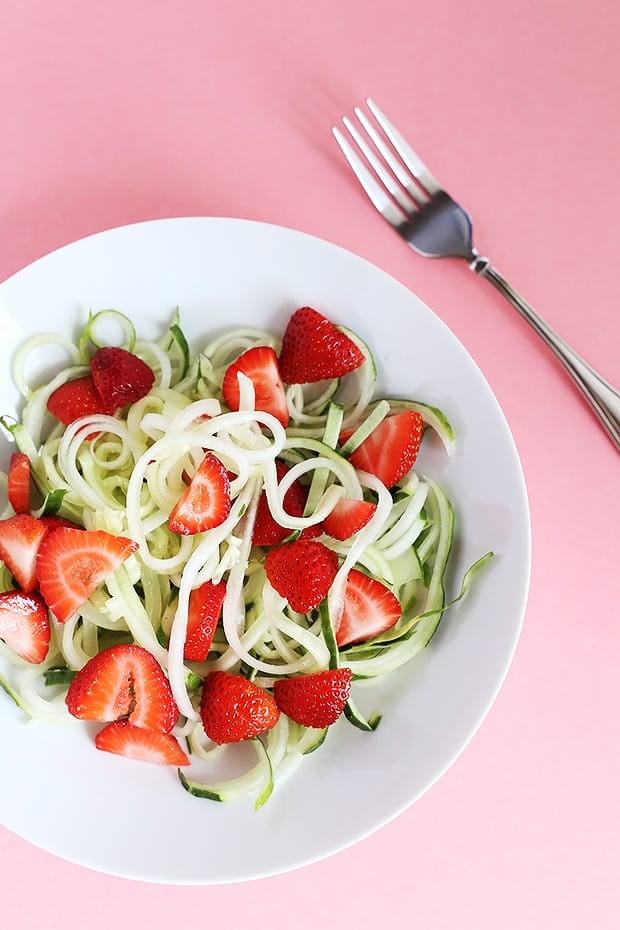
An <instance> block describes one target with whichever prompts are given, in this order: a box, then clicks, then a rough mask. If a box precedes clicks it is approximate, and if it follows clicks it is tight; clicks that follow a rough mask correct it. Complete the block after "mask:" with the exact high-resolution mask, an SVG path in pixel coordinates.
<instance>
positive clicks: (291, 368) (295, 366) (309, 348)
mask: <svg viewBox="0 0 620 930" xmlns="http://www.w3.org/2000/svg"><path fill="white" fill-rule="evenodd" d="M363 362H364V355H363V353H362V352H361V350H360V349H359V348H358V346H356V345H355V343H354V342H353V340H352V339H349V337H348V336H347V335H346V334H345V333H343V332H342V330H340V329H338V327H337V326H334V324H333V323H332V322H330V320H328V319H327V317H325V316H323V314H322V313H319V312H318V311H317V310H313V309H312V307H300V309H299V310H296V311H295V313H294V314H293V315H292V317H291V318H290V320H289V322H288V325H287V327H286V329H285V331H284V336H283V338H282V351H281V352H280V360H279V366H280V375H281V376H282V380H283V381H284V382H285V383H286V384H310V383H313V382H315V381H323V380H324V379H326V378H341V377H342V376H343V375H346V374H348V373H349V372H350V371H354V370H355V369H356V368H359V367H360V365H362V364H363Z"/></svg>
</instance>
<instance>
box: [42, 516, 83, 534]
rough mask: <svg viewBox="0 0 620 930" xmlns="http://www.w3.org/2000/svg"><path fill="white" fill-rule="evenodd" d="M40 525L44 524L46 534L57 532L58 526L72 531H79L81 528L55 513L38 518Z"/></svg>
mask: <svg viewBox="0 0 620 930" xmlns="http://www.w3.org/2000/svg"><path fill="white" fill-rule="evenodd" d="M39 520H40V521H41V523H44V524H45V527H46V529H47V531H48V533H51V532H52V530H57V529H58V527H59V526H69V527H71V529H74V530H81V529H83V527H81V526H79V524H77V523H74V522H73V520H67V518H66V517H60V516H59V515H58V514H57V513H49V514H45V515H44V516H42V517H39Z"/></svg>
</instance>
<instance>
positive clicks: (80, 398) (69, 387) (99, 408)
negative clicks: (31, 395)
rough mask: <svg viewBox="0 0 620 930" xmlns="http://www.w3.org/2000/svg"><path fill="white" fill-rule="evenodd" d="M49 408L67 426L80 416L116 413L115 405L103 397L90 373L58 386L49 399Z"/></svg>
mask: <svg viewBox="0 0 620 930" xmlns="http://www.w3.org/2000/svg"><path fill="white" fill-rule="evenodd" d="M47 409H48V410H49V412H50V413H51V414H52V415H53V416H55V417H56V419H57V420H60V422H61V423H64V424H65V426H69V425H70V424H71V423H73V422H74V420H77V419H79V418H80V417H91V416H97V415H99V414H106V415H111V414H112V413H114V406H113V405H112V404H109V403H106V401H104V400H103V399H102V398H101V396H100V395H99V393H98V391H97V388H96V387H95V382H94V381H93V379H92V378H91V376H90V375H84V377H83V378H76V379H75V380H74V381H66V382H65V383H64V384H61V385H60V387H57V388H56V390H55V391H54V392H53V393H52V394H51V395H50V397H49V399H48V401H47Z"/></svg>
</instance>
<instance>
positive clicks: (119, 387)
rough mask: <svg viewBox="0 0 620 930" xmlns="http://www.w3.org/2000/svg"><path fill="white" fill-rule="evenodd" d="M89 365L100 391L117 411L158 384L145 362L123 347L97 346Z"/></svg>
mask: <svg viewBox="0 0 620 930" xmlns="http://www.w3.org/2000/svg"><path fill="white" fill-rule="evenodd" d="M89 365H90V373H91V375H92V376H93V381H94V382H95V387H96V388H97V391H98V392H99V394H100V396H101V397H102V398H103V401H104V403H106V404H108V405H109V406H110V407H112V408H113V409H114V410H116V409H118V408H119V407H124V406H125V405H126V404H133V403H135V402H136V401H137V400H141V398H142V397H146V395H147V394H148V393H149V391H150V390H151V388H152V387H153V384H154V383H155V375H154V373H153V370H152V369H151V368H149V366H148V365H147V364H146V362H143V361H142V359H141V358H138V356H137V355H134V354H133V352H128V351H127V349H121V348H120V346H103V347H102V348H100V349H97V351H96V352H95V353H94V355H93V356H92V358H91V360H90V362H89Z"/></svg>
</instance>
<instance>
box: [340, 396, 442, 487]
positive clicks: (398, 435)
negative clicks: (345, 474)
mask: <svg viewBox="0 0 620 930" xmlns="http://www.w3.org/2000/svg"><path fill="white" fill-rule="evenodd" d="M352 432H353V430H345V431H344V432H343V433H341V435H340V443H341V444H342V443H344V442H346V440H347V439H348V438H349V437H350V436H351V435H352ZM423 432H424V421H423V420H422V417H421V416H420V414H419V413H417V412H416V411H414V410H403V411H401V413H395V414H394V415H393V416H390V417H386V418H385V420H382V421H381V423H379V425H378V426H377V427H376V428H375V429H374V430H373V431H372V433H371V434H370V436H369V437H368V438H367V439H365V440H364V442H363V443H362V444H361V445H359V446H358V447H357V449H355V450H354V451H353V452H352V453H351V455H350V456H349V461H350V462H351V463H352V464H353V465H354V466H355V467H356V468H358V469H359V470H360V471H369V472H370V473H371V474H372V475H376V477H377V478H378V479H379V480H380V481H382V482H383V484H384V485H385V486H386V488H392V487H394V485H395V484H398V482H399V481H400V480H401V479H402V478H404V477H405V475H406V474H407V472H408V471H410V469H411V468H412V467H413V464H414V462H415V460H416V458H417V455H418V452H419V451H420V444H421V442H422V434H423Z"/></svg>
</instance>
